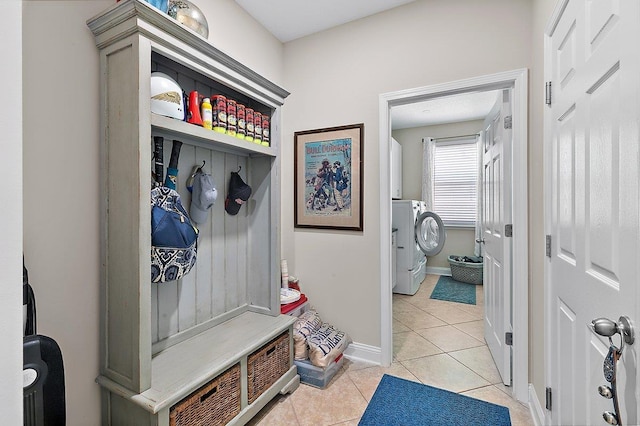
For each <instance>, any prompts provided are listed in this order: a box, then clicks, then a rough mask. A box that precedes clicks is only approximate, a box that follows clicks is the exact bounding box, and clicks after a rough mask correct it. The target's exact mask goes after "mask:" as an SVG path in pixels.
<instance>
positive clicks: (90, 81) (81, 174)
mask: <svg viewBox="0 0 640 426" xmlns="http://www.w3.org/2000/svg"><path fill="white" fill-rule="evenodd" d="M115 3H116V2H115V0H102V1H91V2H88V1H83V2H78V1H66V2H62V1H43V2H41V1H27V2H25V3H24V16H23V21H22V22H23V30H24V31H23V37H24V39H23V40H24V46H23V47H24V49H23V51H24V56H23V66H24V74H23V75H24V77H23V78H24V94H23V96H24V98H23V99H24V111H25V123H24V128H23V132H24V133H23V134H24V251H25V257H26V261H27V267H28V268H29V273H30V279H31V281H32V284H33V287H34V289H35V294H36V298H37V301H38V329H39V331H40V332H41V333H43V334H47V335H49V336H51V337H53V338H54V339H56V340H57V341H58V343H59V344H60V346H61V348H62V351H63V356H64V363H65V376H66V377H65V378H66V390H67V392H66V394H67V416H68V417H67V420H68V422H67V424H68V425H69V426H74V425H78V426H91V425H98V424H99V423H100V392H99V386H98V385H97V384H96V383H95V378H96V376H97V375H98V370H99V353H98V348H99V342H98V338H99V336H98V333H99V319H98V312H99V293H98V282H99V266H100V252H99V239H98V238H99V234H98V233H99V210H98V209H99V204H98V200H99V197H100V194H99V193H98V188H99V182H98V173H99V149H98V148H99V146H98V144H99V134H100V129H99V98H98V90H99V84H98V77H99V70H98V65H99V61H98V50H97V48H96V46H95V43H94V40H93V35H92V34H91V31H90V30H89V28H88V27H87V25H86V20H87V19H89V18H91V17H93V16H94V15H96V14H98V13H100V12H101V11H102V10H104V9H106V8H108V7H111V6H113V5H114V4H115ZM196 4H198V6H199V7H200V8H201V10H202V11H203V13H204V14H205V16H207V17H208V23H209V26H210V35H209V38H210V40H212V41H213V42H214V44H215V45H216V46H217V47H218V48H220V49H221V50H223V51H224V52H225V53H227V54H229V55H231V56H233V57H235V58H237V59H238V60H240V61H242V62H244V63H245V65H247V66H250V67H252V68H253V69H254V70H255V71H256V72H258V73H261V74H263V75H264V76H265V77H267V78H270V79H272V80H273V81H274V82H276V83H281V82H282V80H283V75H282V66H283V59H282V55H283V48H282V44H281V43H280V42H279V41H277V40H276V39H275V38H274V37H272V36H271V35H269V34H268V33H267V32H266V30H264V29H263V28H262V27H260V26H258V25H257V24H256V23H255V21H254V20H253V18H251V17H250V16H249V15H248V14H246V13H245V12H244V10H243V9H241V8H240V7H239V6H238V5H237V4H236V3H235V2H233V1H232V0H220V1H216V2H215V3H214V2H210V1H203V0H200V1H196ZM5 16H7V15H5ZM8 16H11V19H15V16H14V15H11V14H10V15H8ZM223 16H224V19H223ZM17 97H18V96H16V98H17ZM3 156H4V151H3ZM3 158H4V157H3ZM10 166H11V165H10ZM123 184H126V182H123ZM16 229H19V228H18V227H16ZM3 240H4V238H3ZM18 250H19V249H18ZM18 252H19V251H18ZM18 260H19V259H18ZM0 300H2V299H0Z"/></svg>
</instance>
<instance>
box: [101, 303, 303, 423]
mask: <svg viewBox="0 0 640 426" xmlns="http://www.w3.org/2000/svg"><path fill="white" fill-rule="evenodd" d="M295 320H296V318H295V317H290V316H287V315H280V316H277V317H272V316H268V315H262V314H258V313H255V312H245V313H243V314H241V315H239V316H237V317H235V318H233V319H230V320H229V321H226V322H224V323H222V324H220V325H218V326H215V327H213V328H211V329H209V330H207V331H204V332H202V333H200V334H198V335H197V336H194V337H193V338H191V339H188V340H186V341H184V342H182V343H180V344H177V345H174V346H172V347H170V348H168V349H165V350H163V351H162V352H160V353H159V354H158V355H156V356H155V357H154V358H153V361H152V379H151V383H152V385H151V388H150V389H148V390H146V391H145V392H142V393H140V394H133V393H131V391H129V390H127V389H125V388H124V387H122V386H120V385H118V384H116V383H114V382H112V381H111V380H109V379H108V378H106V377H104V376H100V377H98V383H100V385H102V386H103V387H104V388H105V389H107V390H108V392H105V393H103V398H105V399H106V401H105V403H106V404H107V405H108V406H110V408H111V409H110V410H108V411H109V413H110V414H109V415H110V419H109V422H108V423H110V424H112V425H132V426H143V425H144V426H147V425H148V426H196V425H202V426H204V425H206V426H210V425H218V424H220V425H223V424H229V425H243V424H245V423H246V422H248V421H249V420H250V419H251V418H252V417H253V416H255V415H256V414H257V413H258V411H260V409H262V407H264V406H265V405H266V404H267V403H268V402H269V401H270V400H271V399H272V398H273V397H274V396H276V395H277V394H278V393H287V392H291V391H293V390H295V389H296V388H297V386H298V384H299V383H300V378H299V376H298V374H297V370H296V367H295V365H294V364H293V338H292V336H293V323H294V321H295ZM103 414H104V413H103ZM206 416H209V418H215V419H216V421H215V422H213V423H210V422H207V421H204V420H203V419H205V418H207V417H206ZM203 421H204V423H203Z"/></svg>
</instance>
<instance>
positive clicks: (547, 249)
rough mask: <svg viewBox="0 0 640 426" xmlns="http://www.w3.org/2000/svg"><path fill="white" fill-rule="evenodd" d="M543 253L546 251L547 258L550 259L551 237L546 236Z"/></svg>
mask: <svg viewBox="0 0 640 426" xmlns="http://www.w3.org/2000/svg"><path fill="white" fill-rule="evenodd" d="M545 251H546V254H547V257H551V235H547V240H546V244H545Z"/></svg>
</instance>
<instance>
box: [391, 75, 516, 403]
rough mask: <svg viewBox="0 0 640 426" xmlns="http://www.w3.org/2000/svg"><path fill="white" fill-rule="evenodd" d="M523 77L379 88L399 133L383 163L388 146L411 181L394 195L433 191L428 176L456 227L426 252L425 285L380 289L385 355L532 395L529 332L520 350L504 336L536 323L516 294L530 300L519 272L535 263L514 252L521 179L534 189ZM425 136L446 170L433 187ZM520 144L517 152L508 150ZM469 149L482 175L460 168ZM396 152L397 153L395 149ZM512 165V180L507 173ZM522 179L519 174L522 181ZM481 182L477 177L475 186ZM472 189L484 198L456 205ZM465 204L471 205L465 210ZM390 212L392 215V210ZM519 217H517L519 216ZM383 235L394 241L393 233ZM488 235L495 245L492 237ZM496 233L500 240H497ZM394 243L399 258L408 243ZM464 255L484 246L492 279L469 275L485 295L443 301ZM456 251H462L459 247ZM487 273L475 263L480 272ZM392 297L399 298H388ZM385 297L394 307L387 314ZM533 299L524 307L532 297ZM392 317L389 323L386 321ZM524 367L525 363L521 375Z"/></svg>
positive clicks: (440, 376)
mask: <svg viewBox="0 0 640 426" xmlns="http://www.w3.org/2000/svg"><path fill="white" fill-rule="evenodd" d="M523 83H524V86H523ZM524 87H526V70H519V71H514V72H511V73H503V74H499V75H494V76H486V77H479V78H476V79H470V80H467V81H459V82H452V83H448V84H444V85H439V86H432V87H427V88H420V89H415V90H413V91H403V92H402V93H400V92H398V93H392V94H385V95H381V107H380V109H381V135H383V136H382V137H381V145H384V142H383V139H384V136H386V135H389V143H388V145H387V146H384V147H383V146H381V167H384V166H385V165H386V164H387V163H386V161H384V160H385V159H383V158H382V155H383V152H384V153H385V154H387V155H388V157H389V158H388V159H387V161H388V164H389V165H392V166H391V167H392V169H391V173H390V175H392V176H396V177H397V176H398V175H400V176H401V182H402V189H401V191H400V193H399V191H398V189H397V185H396V184H395V182H393V181H394V179H396V178H394V177H391V178H390V182H389V189H390V191H389V194H392V195H393V198H394V199H403V200H407V199H409V200H411V199H415V200H423V199H425V198H428V194H427V196H426V197H425V188H424V187H425V186H428V187H429V188H431V189H432V190H434V191H435V194H434V195H435V200H432V201H431V202H432V206H433V207H432V209H433V211H435V212H436V213H439V214H440V213H441V214H442V216H443V222H444V225H445V229H446V243H445V245H444V249H443V250H442V251H441V252H440V254H438V255H437V256H432V257H428V258H427V262H426V278H425V279H424V280H423V281H422V282H421V284H420V285H419V286H418V287H417V289H416V291H415V294H413V295H411V293H407V292H403V291H399V292H396V291H394V292H393V295H392V293H391V292H389V291H388V290H386V289H384V288H383V289H382V299H383V300H382V310H383V312H382V322H383V324H382V329H383V330H382V355H383V358H384V356H385V355H386V354H388V355H389V362H391V361H393V362H396V363H399V364H401V365H402V366H403V367H405V368H406V369H407V370H408V371H410V372H412V373H413V374H414V375H417V376H416V377H417V378H418V379H420V380H422V379H425V380H427V381H428V382H429V383H431V384H433V385H435V386H439V387H444V388H446V389H450V390H453V391H455V392H465V391H468V390H470V389H475V388H479V387H488V386H496V387H500V386H502V385H503V384H506V385H507V386H511V385H512V384H513V386H512V387H510V388H507V389H508V391H509V392H510V393H512V394H513V395H514V396H515V397H516V398H517V399H519V400H522V401H525V400H526V398H527V395H526V392H527V391H526V384H527V377H526V368H525V369H524V377H522V375H521V370H520V368H522V367H523V366H526V351H527V347H526V341H525V342H524V344H523V342H519V343H520V345H519V346H518V347H517V348H516V347H515V346H513V345H511V344H507V343H511V342H507V341H506V339H507V338H508V337H509V336H508V335H507V334H506V333H507V332H508V333H514V332H515V331H516V330H517V332H518V335H519V336H522V337H524V338H525V339H526V334H520V330H521V329H522V328H524V333H526V321H527V319H526V315H525V317H524V318H521V317H520V316H519V314H518V315H516V316H517V318H516V317H514V312H513V306H514V302H515V303H516V304H517V305H518V306H521V303H522V296H523V295H522V293H523V292H524V293H526V274H525V275H524V277H525V279H524V280H523V281H522V282H523V284H524V288H520V287H518V288H514V287H513V286H512V284H511V283H512V282H514V281H513V276H515V275H517V276H521V274H522V273H523V271H524V270H526V262H527V259H526V255H525V256H524V258H519V259H518V260H517V261H514V262H513V263H511V261H510V254H511V253H512V252H513V250H514V247H521V246H522V245H523V244H524V246H525V247H526V196H525V197H518V196H517V195H516V196H514V195H513V194H514V191H515V188H516V186H517V187H520V186H521V185H523V184H524V185H525V188H526V99H525V98H526V93H525V92H526V90H523V88H524ZM408 92H412V93H411V94H409V93H408ZM505 102H506V103H508V104H509V108H511V104H513V112H510V113H506V111H505V110H504V104H505ZM385 120H388V121H385ZM498 123H499V125H500V126H497V124H498ZM514 124H515V125H516V127H515V128H513V126H514ZM505 127H507V128H508V129H505ZM511 128H513V130H511ZM512 136H513V138H512ZM509 142H513V144H510V143H509ZM396 143H397V144H399V145H400V146H401V152H402V160H401V161H400V162H399V161H397V157H396V156H395V155H392V154H391V151H392V149H391V147H390V145H392V144H393V145H395V144H396ZM425 143H432V144H433V145H434V146H435V150H436V156H435V159H436V160H435V167H434V165H432V166H431V167H432V168H433V169H435V170H436V171H437V170H438V165H440V175H438V174H436V177H435V180H436V182H435V185H434V183H433V182H429V184H428V185H425V179H424V176H426V173H428V170H429V169H428V167H426V166H425V164H427V163H426V162H425V159H426V154H425V151H426V150H425V146H424V145H425ZM465 145H466V147H465ZM516 145H517V146H516ZM511 146H513V150H510V147H511ZM439 147H440V148H441V151H442V152H440V154H441V155H440V156H438V155H437V154H438V148H439ZM494 147H495V148H494ZM464 148H466V149H467V151H470V152H472V153H473V154H475V155H473V160H472V164H473V163H474V162H475V165H476V170H475V171H476V172H477V173H476V174H475V175H473V176H475V177H473V176H468V175H466V174H465V173H466V172H465V171H464V170H463V171H461V170H456V169H458V168H459V167H458V163H461V162H463V161H460V160H461V159H462V157H460V156H464ZM498 148H499V149H498ZM474 150H475V152H473V151H474ZM523 150H524V152H523ZM393 151H394V154H395V153H397V152H398V149H397V147H396V148H393ZM447 155H449V158H448V157H447ZM451 155H453V157H451ZM523 156H524V163H523V158H522V157H523ZM447 158H448V160H447ZM438 159H439V161H438ZM447 161H448V162H447ZM398 164H401V170H402V171H401V173H398V170H397V168H398ZM514 164H515V165H517V166H518V167H515V166H514ZM521 164H524V165H525V166H524V167H523V168H524V176H523V171H522V170H521V169H520V168H519V167H520V165H521ZM394 165H395V170H394V167H393V166H394ZM472 168H473V167H472ZM512 169H513V170H514V172H513V179H511V178H510V177H509V176H510V174H511V170H512ZM425 170H427V171H425ZM505 170H506V173H505ZM383 175H384V174H383ZM431 179H433V175H432V176H431ZM447 179H448V180H449V181H447ZM465 179H466V181H465ZM522 179H524V181H523V180H522ZM469 180H471V181H473V180H476V182H469ZM516 180H518V181H517V182H518V183H517V184H514V185H512V183H513V182H516ZM478 182H479V186H476V184H477V183H478ZM438 185H440V186H438ZM447 185H448V186H447ZM452 185H453V186H452ZM465 185H467V186H465ZM469 185H471V186H469ZM382 186H383V187H385V185H382ZM456 187H457V191H458V194H456ZM471 187H474V188H477V189H476V191H475V194H476V197H475V199H474V200H472V204H473V207H474V208H471V209H469V208H468V207H464V206H463V207H460V206H458V205H456V204H455V203H456V202H458V201H456V200H457V198H458V199H459V198H460V197H459V195H460V194H462V197H461V198H463V199H464V198H473V197H469V195H470V194H471V195H472V193H474V191H473V190H469V188H471ZM443 188H444V189H443ZM438 191H439V192H438ZM501 191H502V192H501ZM525 194H526V191H525ZM385 196H387V195H386V194H383V193H381V207H383V206H382V205H383V204H385V203H386V202H387V200H388V202H389V204H391V205H392V206H393V205H394V204H393V203H394V201H391V200H389V198H391V197H389V198H386V200H385V199H384V198H385ZM387 197H388V196H387ZM466 201H467V203H468V202H469V200H466ZM396 203H397V202H396ZM451 203H453V204H451ZM478 206H480V207H481V208H477V207H478ZM523 207H524V208H523ZM381 210H384V209H383V208H381ZM463 210H467V211H468V213H470V214H468V215H466V216H465V215H464V214H463V215H462V217H461V215H460V212H461V211H463ZM393 211H394V210H393V208H391V209H390V212H389V213H390V214H389V216H391V217H390V218H389V219H390V222H391V223H392V225H395V223H394V222H393ZM505 213H506V214H505ZM523 214H524V215H523ZM382 217H383V219H384V218H385V215H384V214H383V215H382ZM512 217H513V218H517V219H518V220H517V221H516V220H511V218H512ZM484 219H486V220H484ZM477 221H479V223H481V224H484V226H483V227H481V228H480V229H478V230H476V229H475V223H476V222H477ZM507 224H508V225H511V226H510V227H509V228H511V230H512V229H514V228H518V229H520V235H519V238H518V240H517V241H516V239H514V238H513V237H508V238H507V237H505V233H504V230H505V227H504V225H507ZM382 227H384V220H383V223H382V224H381V228H382ZM394 227H395V226H394ZM381 232H382V230H381ZM491 238H494V239H493V240H491ZM381 240H382V243H383V244H384V238H382V239H381ZM483 240H484V242H485V244H482V243H483ZM476 241H477V242H478V243H476ZM487 241H491V246H490V247H488V245H487V244H486V242H487ZM403 249H404V248H403ZM385 252H386V253H388V251H386V250H385V248H384V247H382V248H381V263H384V260H385V257H386V256H385ZM396 253H398V254H396V262H397V261H398V256H399V253H400V249H398V250H396ZM525 253H526V252H525ZM456 255H457V256H461V257H467V258H472V257H473V256H474V255H476V256H477V255H483V256H484V259H485V262H484V265H485V267H484V271H483V272H480V274H481V275H483V276H484V285H475V284H467V285H466V287H470V289H471V290H472V293H473V296H475V304H473V303H472V302H469V301H467V302H465V303H460V302H455V301H451V300H441V298H434V297H433V295H432V293H434V291H435V292H438V293H439V292H440V287H441V284H440V282H443V281H446V279H445V277H446V276H448V275H451V268H452V267H454V268H455V267H457V266H456V265H454V264H452V263H451V262H450V256H452V257H453V256H456ZM454 260H462V259H460V257H458V258H455V257H454ZM487 260H489V262H487ZM391 266H392V265H389V269H391ZM383 268H384V266H383ZM400 271H401V270H400V269H398V270H397V272H400ZM481 271H482V269H481ZM389 272H393V271H389ZM456 272H457V271H456ZM477 274H478V272H477V271H476V272H475V275H476V277H477ZM382 276H383V277H384V276H385V275H384V273H383V275H382ZM441 277H442V278H441ZM393 278H394V276H393V274H392V278H391V279H392V280H393ZM382 285H383V287H384V284H382ZM443 285H444V284H443ZM467 290H468V289H467ZM436 297H437V296H436ZM385 298H388V299H390V300H389V303H388V304H387V301H386V300H385ZM525 300H526V299H525ZM485 302H487V303H485ZM385 307H387V308H388V309H389V312H388V316H387V313H386V312H385ZM487 307H488V308H487ZM524 308H525V310H526V303H525V305H524ZM519 309H520V308H519ZM385 321H388V323H387V324H385ZM386 325H388V326H389V329H386V328H385V326H386ZM523 325H524V327H523ZM390 331H391V332H390ZM511 335H512V336H513V334H511ZM495 340H498V344H495V343H496V342H495ZM385 343H386V344H388V346H386V345H385ZM487 343H489V344H487ZM523 354H524V355H523ZM523 357H524V360H522V358H523ZM514 365H517V366H518V370H517V376H515V377H513V381H512V371H513V366H514ZM419 376H422V377H419Z"/></svg>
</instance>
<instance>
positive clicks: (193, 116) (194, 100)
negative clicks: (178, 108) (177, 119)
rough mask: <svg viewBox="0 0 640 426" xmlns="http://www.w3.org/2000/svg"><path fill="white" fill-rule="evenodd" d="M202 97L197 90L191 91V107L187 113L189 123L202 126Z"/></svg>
mask: <svg viewBox="0 0 640 426" xmlns="http://www.w3.org/2000/svg"><path fill="white" fill-rule="evenodd" d="M199 101H200V98H199V97H198V92H196V91H195V90H193V91H191V92H190V93H189V109H188V113H187V123H191V124H197V125H198V126H202V118H201V117H200V106H199Z"/></svg>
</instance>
